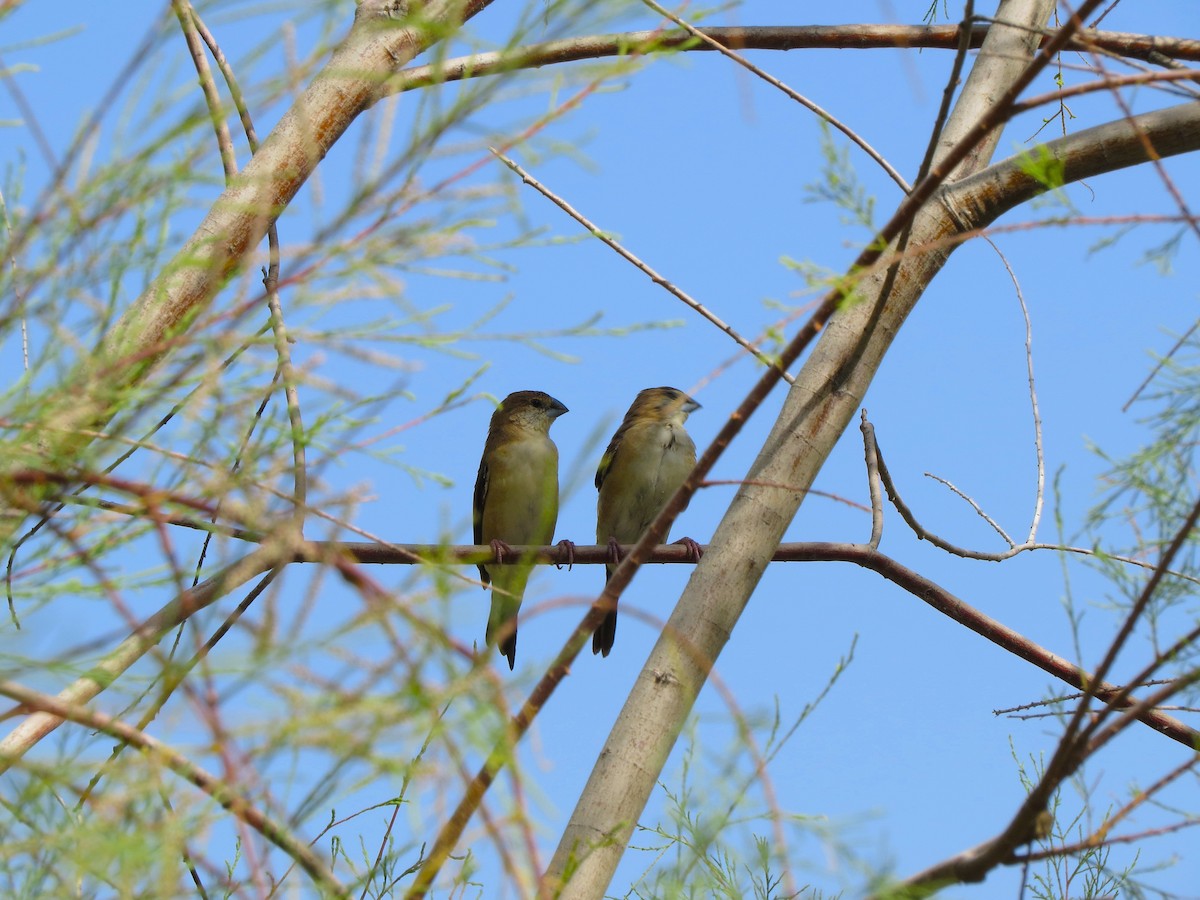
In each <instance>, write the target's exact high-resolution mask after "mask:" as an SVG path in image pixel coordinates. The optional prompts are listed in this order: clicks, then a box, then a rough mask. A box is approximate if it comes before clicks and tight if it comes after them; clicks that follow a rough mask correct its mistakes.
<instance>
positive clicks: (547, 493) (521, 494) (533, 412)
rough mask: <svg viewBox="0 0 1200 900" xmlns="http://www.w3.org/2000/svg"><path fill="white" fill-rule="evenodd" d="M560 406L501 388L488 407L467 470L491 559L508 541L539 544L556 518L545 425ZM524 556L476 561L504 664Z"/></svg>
mask: <svg viewBox="0 0 1200 900" xmlns="http://www.w3.org/2000/svg"><path fill="white" fill-rule="evenodd" d="M566 411H567V408H566V407H565V406H563V405H562V404H561V403H559V402H558V401H557V400H555V399H554V398H553V397H551V396H550V395H549V394H544V393H542V392H541V391H517V392H516V393H513V394H509V395H508V396H507V397H505V398H504V402H503V403H501V404H500V408H499V409H497V410H496V411H495V412H494V413H493V414H492V421H491V424H490V425H489V426H488V435H487V442H486V443H485V444H484V445H483V459H482V460H480V462H479V475H478V476H476V478H475V506H474V516H473V519H474V523H475V543H476V544H488V545H490V546H491V548H492V551H493V552H494V553H495V554H496V559H497V561H500V560H503V559H504V556H505V555H506V554H511V553H512V552H513V550H512V547H511V546H509V545H510V544H517V545H520V544H526V545H545V544H549V543H550V541H551V539H552V538H553V537H554V526H555V523H556V522H557V521H558V448H557V447H555V446H554V442H553V441H552V440H550V426H551V425H553V424H554V420H555V419H557V418H558V417H559V416H561V415H562V414H563V413H565V412H566ZM531 569H532V564H528V565H491V564H486V563H484V564H481V565H480V566H479V577H480V578H482V579H483V583H484V584H485V585H487V584H488V583H489V582H490V583H491V585H492V608H491V612H490V614H489V615H488V623H487V642H488V644H489V645H491V644H497V645H498V646H499V649H500V654H501V655H502V656H504V657H506V658H507V659H508V667H509V669H511V668H512V667H513V665H514V663H515V660H516V656H517V611H518V610H519V609H520V608H521V598H522V597H523V596H524V594H525V585H526V584H527V583H528V582H529V574H530V571H531Z"/></svg>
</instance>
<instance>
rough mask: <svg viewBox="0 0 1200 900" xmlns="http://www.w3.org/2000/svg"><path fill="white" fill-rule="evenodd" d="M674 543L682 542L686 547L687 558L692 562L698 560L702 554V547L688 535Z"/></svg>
mask: <svg viewBox="0 0 1200 900" xmlns="http://www.w3.org/2000/svg"><path fill="white" fill-rule="evenodd" d="M675 543H676V544H682V545H683V546H684V547H687V550H688V559H689V560H691V561H692V562H694V563H698V562H700V557H702V556H703V555H704V548H703V547H701V546H700V545H699V544H697V543H696V542H695V541H693V540H692V539H691V538H690V537H685V538H680V539H679V540H677V541H676V542H675Z"/></svg>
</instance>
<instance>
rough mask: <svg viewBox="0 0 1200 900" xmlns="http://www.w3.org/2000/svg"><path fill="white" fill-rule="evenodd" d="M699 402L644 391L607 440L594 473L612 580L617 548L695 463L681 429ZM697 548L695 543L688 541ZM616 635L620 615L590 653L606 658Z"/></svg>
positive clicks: (607, 621)
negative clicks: (610, 438) (606, 447)
mask: <svg viewBox="0 0 1200 900" xmlns="http://www.w3.org/2000/svg"><path fill="white" fill-rule="evenodd" d="M699 408H700V404H699V403H697V402H696V401H695V400H693V399H692V398H691V397H689V396H688V395H687V394H685V393H684V392H683V391H681V390H679V389H678V388H672V387H656V388H646V390H644V391H642V392H641V393H639V394H638V395H637V399H635V400H634V401H633V405H632V406H630V407H629V412H627V413H625V419H624V421H622V422H621V426H620V427H619V428H618V429H617V432H616V434H614V435H613V437H612V440H611V441H609V444H608V449H607V450H605V451H604V457H603V458H602V459H601V460H600V468H599V469H597V470H596V488H597V489H598V490H599V491H600V497H599V499H598V501H597V503H596V543H597V544H603V543H607V544H608V545H609V552H610V554H611V556H612V558H613V563H612V564H610V565H608V567H607V575H606V576H605V581H606V582H607V580H608V579H609V578H611V577H612V573H613V568H614V565H615V563H616V562H617V561H618V559H619V550H618V548H617V545H618V544H632V543H635V542H636V541H637V540H638V539H639V538H640V537H641V536H642V533H643V532H644V531H645V530H646V529H647V528H648V527H649V525H650V523H651V522H653V521H654V519H655V517H656V516H657V515H658V514H659V512H660V511H661V510H662V508H663V507H664V506H665V505H666V503H667V501H668V500H670V499H671V495H672V494H674V493H675V491H676V490H678V488H679V486H680V485H681V484H683V481H684V479H685V478H687V476H688V474H689V473H690V472H691V471H692V468H693V467H694V466H695V465H696V445H695V444H694V443H692V439H691V438H690V437H688V433H687V432H686V431H684V430H683V423H684V422H685V421H686V420H687V417H688V413H690V412H692V411H693V410H696V409H699ZM686 540H687V542H688V543H689V545H691V546H693V547H695V542H694V541H692V540H691V539H690V538H688V539H686ZM616 636H617V611H616V609H613V610H612V611H611V612H609V613H608V614H607V615H606V616H605V618H604V621H603V622H602V623H601V624H600V627H599V628H597V629H596V633H595V634H593V635H592V653H600V654H603V655H604V656H608V652H609V651H610V650H612V646H613V640H614V639H615V638H616Z"/></svg>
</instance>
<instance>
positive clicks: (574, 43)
mask: <svg viewBox="0 0 1200 900" xmlns="http://www.w3.org/2000/svg"><path fill="white" fill-rule="evenodd" d="M698 30H699V31H700V32H701V33H703V34H705V35H707V36H708V37H710V38H712V39H713V40H714V41H716V42H717V43H719V44H722V45H723V46H725V47H727V48H729V49H731V50H878V49H885V48H893V49H909V48H918V49H932V50H957V49H958V43H959V37H958V36H959V26H957V25H934V26H924V25H763V26H744V27H732V28H701V29H698ZM987 32H988V26H986V25H976V26H974V27H972V29H971V38H970V44H969V46H970V47H971V48H972V49H978V48H979V46H980V45H981V44H982V43H983V39H984V37H985V36H986V35H987ZM1045 40H1048V38H1044V39H1043V42H1044V41H1045ZM714 49H715V48H714V47H713V46H712V45H710V44H706V43H703V42H701V41H698V40H696V38H694V37H693V36H692V35H690V34H688V33H687V32H686V31H682V30H677V31H661V30H654V31H628V32H623V33H620V34H597V35H587V36H584V37H575V38H563V39H561V40H557V41H546V42H544V43H540V44H530V45H529V46H527V47H522V48H517V49H515V50H502V51H495V52H491V53H478V54H475V55H473V56H460V57H455V58H454V59H448V60H444V61H443V62H439V63H435V64H433V65H426V66H413V67H412V68H409V69H404V70H403V71H401V72H398V73H396V75H395V76H393V77H392V78H390V79H388V83H387V89H386V91H385V93H389V94H391V93H399V92H401V91H407V90H411V89H413V88H420V87H428V86H429V85H433V84H441V83H443V82H447V81H462V80H464V79H467V78H479V77H482V76H486V75H496V74H498V73H500V72H511V71H514V70H517V69H537V68H541V67H542V66H548V65H555V64H557V63H566V62H579V61H580V60H585V59H602V58H605V57H613V56H628V55H631V54H645V53H663V52H666V51H689V52H694V51H705V50H707V51H712V50H714ZM1068 49H1071V50H1080V51H1086V50H1095V49H1100V50H1107V51H1109V52H1110V53H1114V54H1116V55H1118V56H1124V57H1127V58H1130V59H1140V60H1143V61H1146V62H1156V63H1161V61H1162V60H1163V59H1167V60H1176V59H1182V60H1192V61H1200V41H1197V40H1189V39H1187V38H1174V37H1161V36H1158V35H1149V34H1130V33H1126V32H1120V31H1090V32H1088V31H1085V32H1083V33H1082V35H1081V36H1080V37H1078V38H1076V39H1074V40H1073V41H1071V43H1070V44H1068Z"/></svg>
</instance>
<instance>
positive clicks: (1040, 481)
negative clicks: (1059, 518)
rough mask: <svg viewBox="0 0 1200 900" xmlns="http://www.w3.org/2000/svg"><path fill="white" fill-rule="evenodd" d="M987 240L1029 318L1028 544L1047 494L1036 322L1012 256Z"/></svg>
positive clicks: (1026, 346) (1035, 530) (1023, 316)
mask: <svg viewBox="0 0 1200 900" xmlns="http://www.w3.org/2000/svg"><path fill="white" fill-rule="evenodd" d="M984 240H986V241H987V242H988V244H990V245H991V247H992V249H993V250H995V251H996V254H997V255H998V256H999V257H1000V262H1002V263H1004V268H1005V269H1006V270H1007V271H1008V277H1009V278H1011V279H1012V283H1013V289H1014V290H1015V291H1016V292H1017V302H1018V303H1020V304H1021V316H1022V318H1024V320H1025V370H1026V373H1027V375H1028V377H1029V408H1030V410H1031V411H1032V412H1033V449H1034V453H1035V454H1036V455H1037V496H1036V497H1035V498H1034V501H1033V520H1032V521H1031V522H1030V523H1029V537H1028V538H1027V539H1026V541H1025V542H1026V543H1027V544H1032V543H1033V542H1034V541H1036V540H1037V531H1038V525H1039V524H1040V523H1041V521H1042V509H1043V507H1044V504H1045V498H1046V454H1045V449H1044V448H1043V446H1042V412H1041V409H1040V408H1039V407H1038V397H1037V381H1036V380H1035V379H1034V377H1033V322H1032V321H1031V320H1030V318H1029V307H1028V305H1026V303H1025V293H1024V292H1023V291H1022V290H1021V282H1020V281H1018V280H1017V273H1016V272H1014V271H1013V268H1012V266H1011V265H1010V264H1009V262H1008V257H1006V256H1005V255H1004V253H1003V252H1002V251H1001V250H1000V248H999V247H997V246H996V244H995V242H994V241H993V240H992V239H991V238H988V237H985V238H984Z"/></svg>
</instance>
